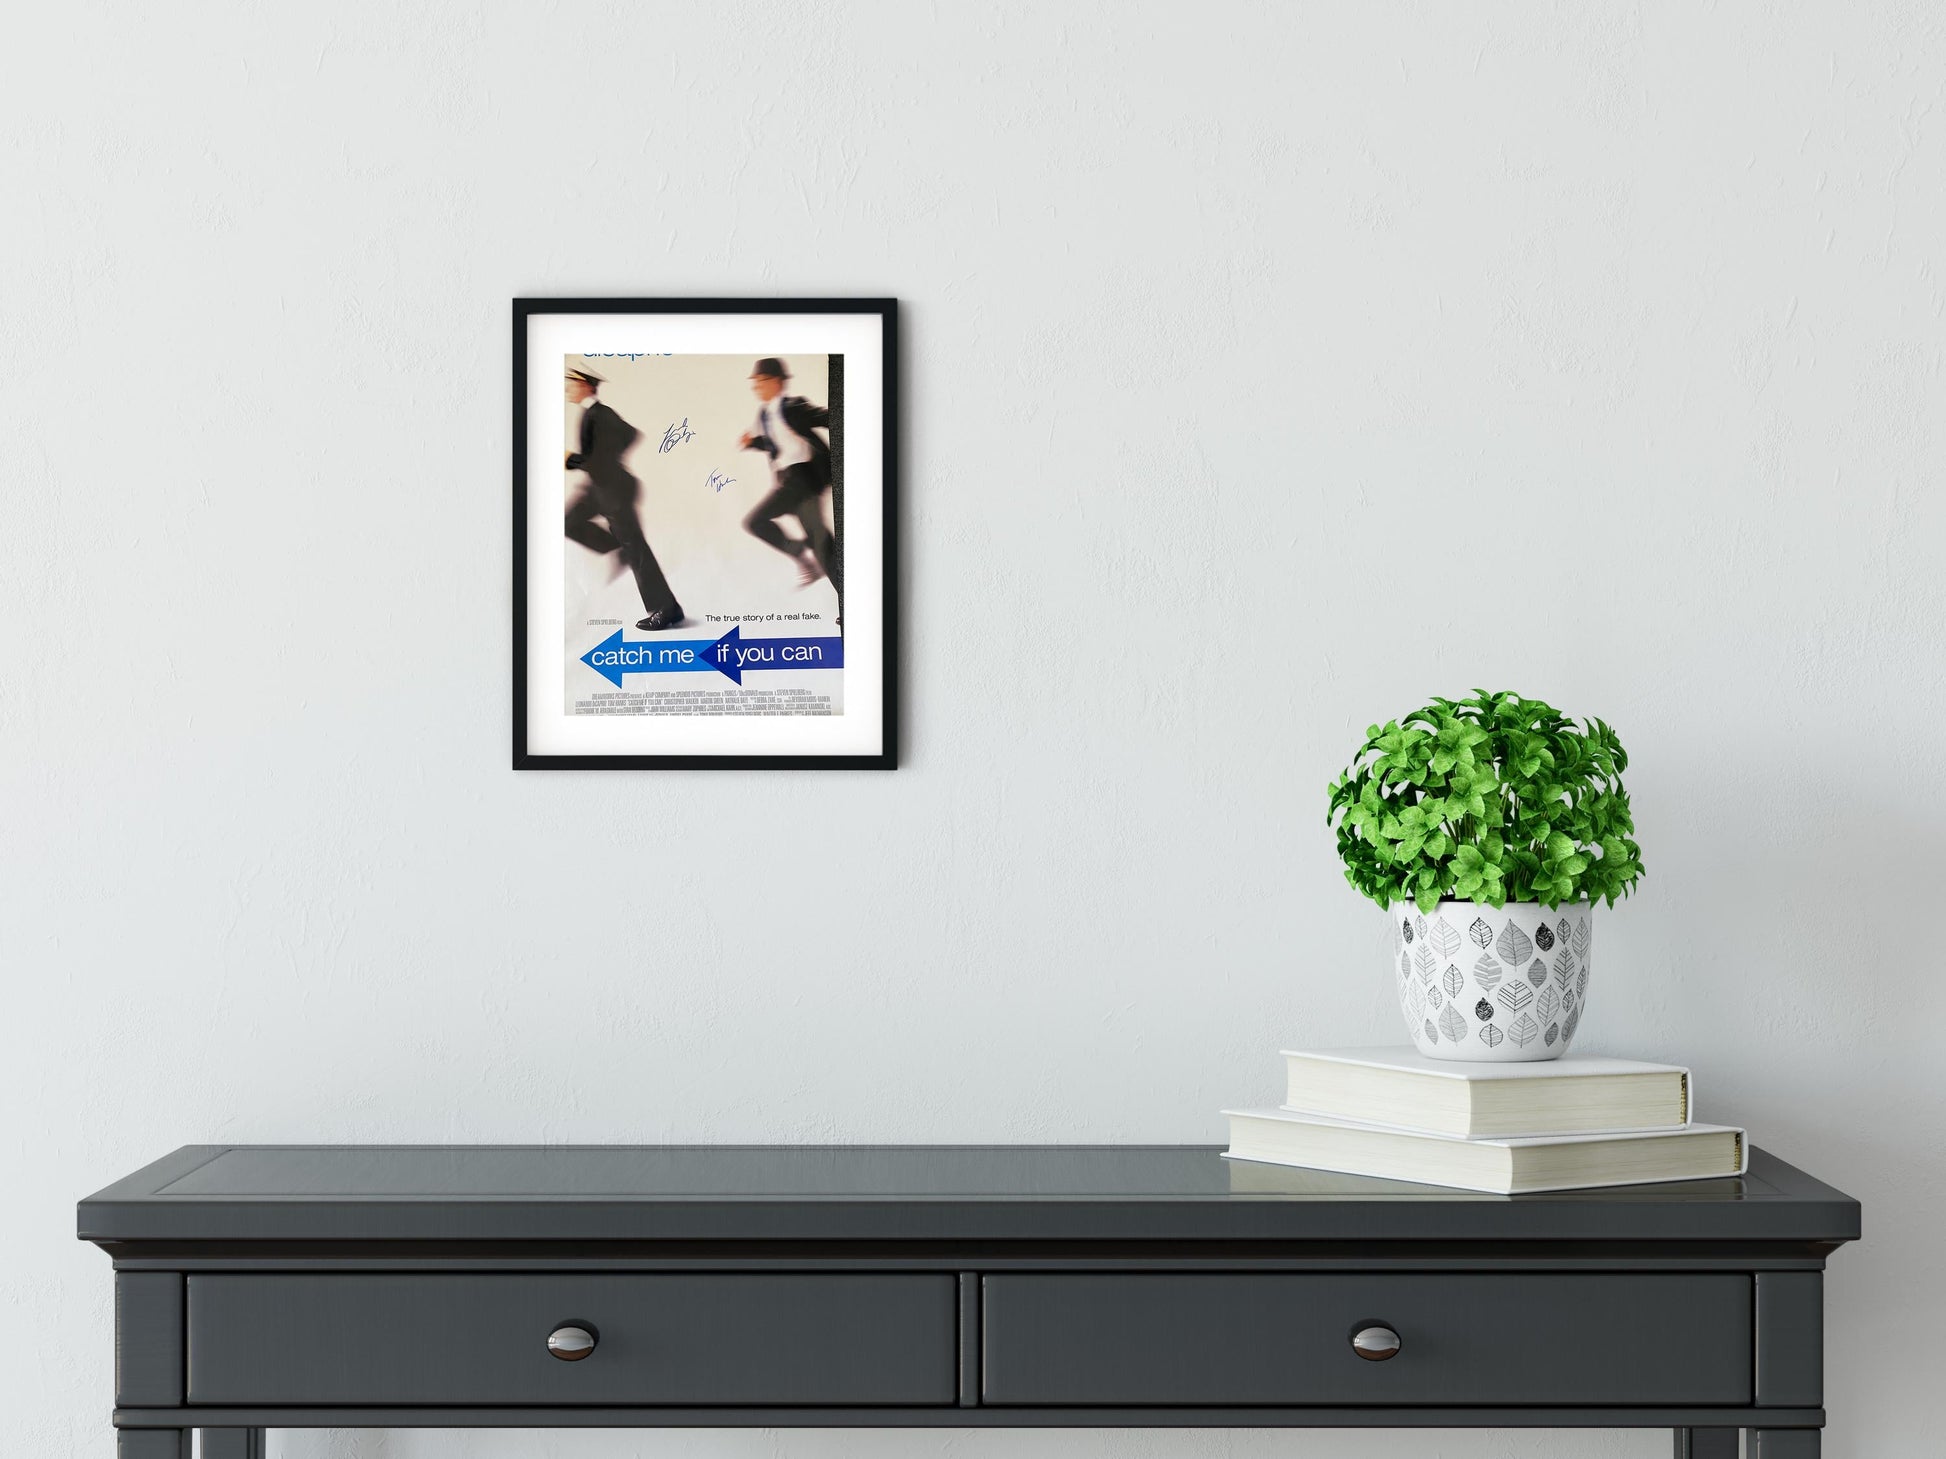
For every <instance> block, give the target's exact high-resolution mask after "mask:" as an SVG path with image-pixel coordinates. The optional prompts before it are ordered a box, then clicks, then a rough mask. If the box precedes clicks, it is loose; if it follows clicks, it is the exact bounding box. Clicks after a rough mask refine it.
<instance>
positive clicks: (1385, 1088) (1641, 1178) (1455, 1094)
mask: <svg viewBox="0 0 1946 1459" xmlns="http://www.w3.org/2000/svg"><path fill="white" fill-rule="evenodd" d="M1284 1060H1285V1063H1286V1066H1287V1072H1288V1085H1287V1097H1286V1098H1285V1101H1284V1103H1283V1105H1282V1106H1281V1107H1280V1108H1278V1109H1238V1110H1225V1111H1224V1114H1226V1115H1228V1116H1229V1120H1230V1148H1229V1149H1228V1150H1227V1151H1226V1152H1225V1154H1226V1155H1228V1157H1229V1158H1230V1159H1232V1160H1260V1161H1266V1162H1269V1163H1270V1164H1273V1165H1300V1166H1304V1167H1307V1168H1309V1169H1312V1170H1335V1171H1343V1172H1345V1173H1347V1174H1351V1175H1375V1176H1383V1177H1385V1178H1387V1179H1390V1180H1411V1181H1420V1182H1423V1183H1425V1184H1427V1185H1448V1186H1458V1187H1460V1188H1462V1189H1465V1190H1476V1191H1490V1192H1494V1193H1497V1194H1500V1195H1519V1194H1522V1193H1524V1192H1528V1191H1554V1190H1580V1189H1584V1188H1586V1187H1590V1186H1604V1185H1646V1184H1650V1183H1652V1182H1656V1181H1665V1180H1698V1179H1702V1178H1704V1177H1708V1176H1725V1175H1741V1174H1743V1171H1744V1166H1745V1163H1746V1161H1747V1159H1748V1156H1747V1154H1746V1151H1745V1147H1744V1138H1743V1131H1742V1130H1737V1129H1731V1128H1728V1127H1726V1126H1723V1125H1703V1124H1697V1123H1696V1122H1695V1121H1694V1120H1693V1119H1692V1118H1691V1116H1692V1114H1693V1113H1694V1109H1693V1100H1692V1098H1691V1092H1690V1079H1689V1071H1688V1070H1687V1069H1683V1068H1678V1067H1676V1066H1674V1065H1670V1064H1644V1063H1638V1062H1637V1061H1635V1060H1633V1059H1605V1058H1596V1057H1590V1056H1583V1057H1576V1056H1575V1055H1572V1054H1568V1055H1564V1056H1563V1057H1561V1058H1559V1059H1554V1060H1550V1061H1548V1062H1546V1063H1534V1064H1461V1063H1454V1062H1450V1061H1448V1060H1444V1059H1429V1058H1427V1057H1426V1056H1425V1055H1424V1054H1421V1053H1418V1052H1417V1051H1415V1050H1413V1049H1411V1048H1377V1049H1327V1050H1317V1051H1312V1052H1294V1051H1290V1050H1286V1051H1285V1054H1284Z"/></svg>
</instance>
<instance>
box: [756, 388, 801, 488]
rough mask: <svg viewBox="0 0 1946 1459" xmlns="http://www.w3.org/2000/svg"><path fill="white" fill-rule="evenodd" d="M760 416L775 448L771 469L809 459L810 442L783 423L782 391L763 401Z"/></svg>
mask: <svg viewBox="0 0 1946 1459" xmlns="http://www.w3.org/2000/svg"><path fill="white" fill-rule="evenodd" d="M760 418H761V419H762V421H763V423H764V434H765V435H766V436H769V437H770V444H771V445H773V446H775V447H776V448H777V454H776V455H775V456H773V457H771V458H770V464H771V467H772V469H774V470H776V471H778V472H782V471H783V469H784V468H785V467H786V466H801V465H803V464H804V463H805V462H806V461H809V460H810V459H811V443H810V442H809V441H807V440H805V439H804V437H802V436H800V435H799V434H798V433H797V432H796V431H794V430H792V429H791V428H790V427H789V426H788V425H786V424H785V423H784V392H783V391H781V390H780V391H778V392H777V394H776V396H775V397H773V398H772V399H770V400H766V401H765V402H764V403H763V409H762V411H761V412H760Z"/></svg>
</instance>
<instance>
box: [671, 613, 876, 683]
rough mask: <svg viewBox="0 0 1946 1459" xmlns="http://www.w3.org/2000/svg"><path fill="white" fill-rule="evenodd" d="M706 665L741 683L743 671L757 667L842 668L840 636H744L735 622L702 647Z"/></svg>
mask: <svg viewBox="0 0 1946 1459" xmlns="http://www.w3.org/2000/svg"><path fill="white" fill-rule="evenodd" d="M703 658H704V660H705V661H706V662H707V665H708V667H710V668H712V669H716V670H718V671H719V672H720V673H721V674H722V675H723V676H724V677H725V678H726V679H729V680H731V681H732V682H733V683H737V684H741V683H742V682H743V676H744V674H745V673H748V672H754V671H756V670H759V669H842V668H843V667H844V666H845V641H844V640H843V639H842V638H745V637H744V636H743V625H742V624H740V623H739V624H737V625H736V626H735V627H733V628H732V629H731V630H730V631H729V632H728V633H726V634H724V635H723V636H722V637H721V638H719V639H717V640H716V642H715V643H713V644H711V645H709V647H708V648H707V649H705V650H704V651H703Z"/></svg>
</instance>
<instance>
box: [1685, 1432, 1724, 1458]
mask: <svg viewBox="0 0 1946 1459" xmlns="http://www.w3.org/2000/svg"><path fill="white" fill-rule="evenodd" d="M1676 1459H1737V1431H1736V1430H1735V1429H1677V1430H1676Z"/></svg>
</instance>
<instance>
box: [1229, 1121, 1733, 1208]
mask: <svg viewBox="0 0 1946 1459" xmlns="http://www.w3.org/2000/svg"><path fill="white" fill-rule="evenodd" d="M1223 1113H1224V1114H1226V1115H1228V1116H1229V1119H1230V1148H1229V1149H1228V1150H1226V1151H1224V1155H1225V1156H1226V1157H1227V1158H1229V1159H1232V1160H1260V1161H1264V1162H1266V1163H1268V1164H1271V1165H1296V1166H1302V1167H1305V1168H1306V1169H1310V1170H1336V1171H1342V1172H1344V1173H1345V1174H1347V1175H1374V1176H1379V1177H1381V1178H1383V1179H1386V1180H1410V1181H1417V1182H1420V1183H1421V1184H1424V1185H1445V1186H1457V1187H1459V1188H1460V1189H1462V1190H1474V1191H1486V1192H1489V1193H1490V1194H1495V1195H1503V1196H1507V1195H1523V1194H1526V1193H1528V1192H1531V1191H1557V1190H1582V1189H1586V1188H1589V1187H1593V1186H1606V1185H1652V1184H1656V1183H1659V1182H1662V1181H1668V1180H1701V1179H1705V1178H1707V1177H1710V1176H1726V1175H1742V1174H1743V1172H1744V1168H1745V1166H1746V1165H1747V1164H1748V1162H1749V1158H1750V1157H1749V1151H1748V1149H1747V1147H1746V1144H1745V1141H1744V1138H1743V1131H1742V1130H1738V1129H1732V1128H1730V1127H1728V1126H1726V1125H1686V1126H1684V1127H1683V1128H1682V1129H1680V1130H1642V1131H1636V1132H1634V1133H1630V1134H1606V1135H1550V1136H1547V1137H1545V1138H1542V1139H1519V1140H1514V1139H1508V1140H1464V1139H1461V1138H1460V1137H1459V1136H1457V1135H1437V1134H1431V1133H1429V1132H1427V1131H1424V1130H1401V1129H1395V1128H1390V1127H1387V1126H1384V1125H1369V1124H1360V1123H1358V1122H1356V1121H1354V1120H1334V1119H1327V1118H1325V1117H1323V1116H1321V1115H1308V1114H1295V1113H1293V1112H1292V1111H1290V1110H1287V1109H1227V1110H1224V1111H1223Z"/></svg>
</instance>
